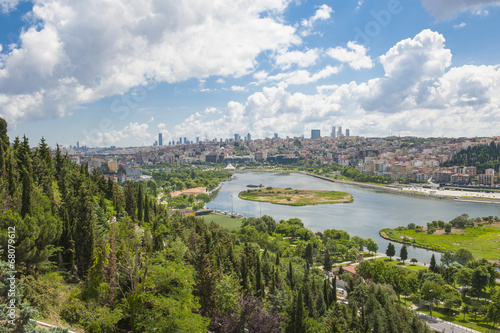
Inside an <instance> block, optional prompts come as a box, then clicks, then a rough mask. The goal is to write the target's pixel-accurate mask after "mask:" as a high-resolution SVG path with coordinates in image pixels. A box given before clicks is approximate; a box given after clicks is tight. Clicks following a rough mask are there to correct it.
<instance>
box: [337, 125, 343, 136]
mask: <svg viewBox="0 0 500 333" xmlns="http://www.w3.org/2000/svg"><path fill="white" fill-rule="evenodd" d="M337 136H338V137H340V136H343V135H342V126H339V131H338V132H337Z"/></svg>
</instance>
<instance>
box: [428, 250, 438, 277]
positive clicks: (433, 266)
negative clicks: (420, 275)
mask: <svg viewBox="0 0 500 333" xmlns="http://www.w3.org/2000/svg"><path fill="white" fill-rule="evenodd" d="M429 270H430V271H431V272H434V273H436V271H437V264H436V257H435V256H434V254H432V256H431V263H430V264H429Z"/></svg>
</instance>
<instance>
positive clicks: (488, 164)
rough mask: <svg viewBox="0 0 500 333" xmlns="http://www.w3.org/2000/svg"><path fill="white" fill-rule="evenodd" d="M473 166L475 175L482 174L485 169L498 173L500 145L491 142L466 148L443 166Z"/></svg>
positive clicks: (499, 170) (499, 169)
mask: <svg viewBox="0 0 500 333" xmlns="http://www.w3.org/2000/svg"><path fill="white" fill-rule="evenodd" d="M455 165H460V166H475V167H477V173H479V174H484V171H485V170H486V169H494V170H495V172H497V173H498V172H500V145H497V144H495V142H493V141H492V142H491V143H490V144H489V145H480V146H476V147H473V148H472V147H468V148H467V149H462V150H461V151H460V152H458V153H457V154H456V155H455V156H454V157H453V158H452V159H451V160H450V161H448V162H445V163H444V164H443V166H448V167H449V166H455Z"/></svg>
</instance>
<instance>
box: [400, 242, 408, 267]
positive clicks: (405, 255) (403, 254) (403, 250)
mask: <svg viewBox="0 0 500 333" xmlns="http://www.w3.org/2000/svg"><path fill="white" fill-rule="evenodd" d="M399 256H400V257H401V260H402V261H403V263H404V262H405V260H406V259H408V249H407V248H406V245H403V246H402V247H401V251H399Z"/></svg>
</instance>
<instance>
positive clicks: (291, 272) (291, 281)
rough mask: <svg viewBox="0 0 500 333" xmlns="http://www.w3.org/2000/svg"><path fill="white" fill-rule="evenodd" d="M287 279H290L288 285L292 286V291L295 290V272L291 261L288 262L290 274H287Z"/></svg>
mask: <svg viewBox="0 0 500 333" xmlns="http://www.w3.org/2000/svg"><path fill="white" fill-rule="evenodd" d="M286 277H287V278H288V283H289V284H290V289H292V290H293V288H294V283H293V270H292V262H291V261H289V262H288V273H287V275H286Z"/></svg>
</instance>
